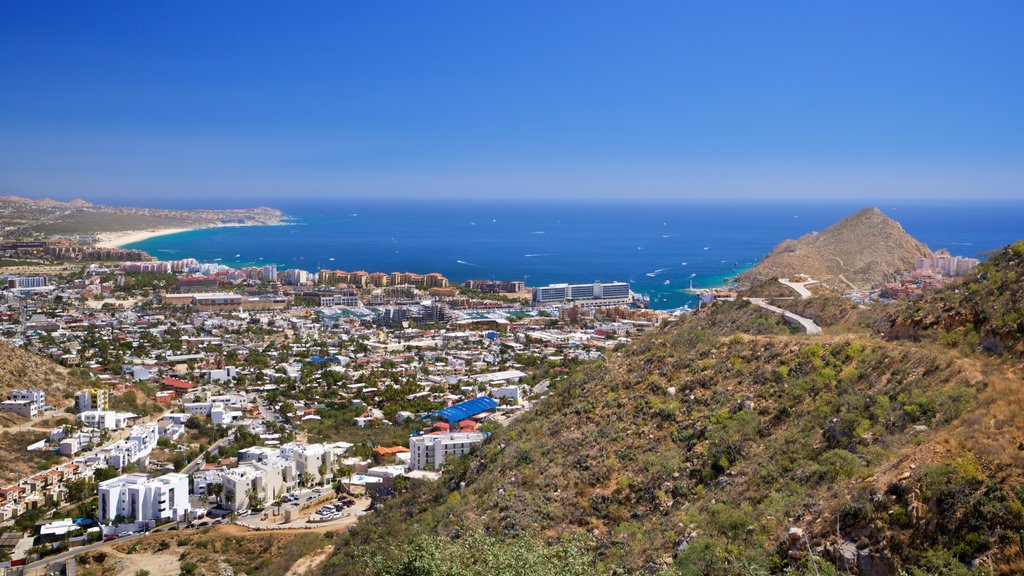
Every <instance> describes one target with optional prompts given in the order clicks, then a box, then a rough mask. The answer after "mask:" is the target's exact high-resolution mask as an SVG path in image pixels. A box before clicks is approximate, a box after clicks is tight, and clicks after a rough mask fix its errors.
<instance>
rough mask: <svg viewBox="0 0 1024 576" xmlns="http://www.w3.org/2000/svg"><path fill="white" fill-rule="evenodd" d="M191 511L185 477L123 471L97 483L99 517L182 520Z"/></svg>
mask: <svg viewBox="0 0 1024 576" xmlns="http://www.w3.org/2000/svg"><path fill="white" fill-rule="evenodd" d="M189 510H190V507H189V502H188V476H187V475H185V474H177V473H171V474H164V475H163V476H159V477H157V478H150V477H149V476H147V475H145V474H125V475H123V476H118V477H117V478H111V479H110V480H106V481H104V482H100V484H99V520H100V522H107V521H112V520H114V519H115V518H119V517H120V518H124V519H127V521H129V522H147V521H157V522H159V521H175V520H184V519H186V517H187V516H188V512H189Z"/></svg>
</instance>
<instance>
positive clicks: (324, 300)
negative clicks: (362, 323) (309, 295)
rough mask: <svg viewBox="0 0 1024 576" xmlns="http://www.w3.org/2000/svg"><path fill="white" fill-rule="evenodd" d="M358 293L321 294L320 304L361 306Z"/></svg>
mask: <svg viewBox="0 0 1024 576" xmlns="http://www.w3.org/2000/svg"><path fill="white" fill-rule="evenodd" d="M360 305H361V304H360V302H359V295H358V294H329V295H324V296H320V306H360Z"/></svg>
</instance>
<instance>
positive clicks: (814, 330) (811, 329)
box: [747, 298, 821, 336]
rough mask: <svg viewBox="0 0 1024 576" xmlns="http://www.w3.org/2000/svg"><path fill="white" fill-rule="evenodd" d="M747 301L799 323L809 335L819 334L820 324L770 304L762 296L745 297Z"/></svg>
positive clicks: (791, 321)
mask: <svg viewBox="0 0 1024 576" xmlns="http://www.w3.org/2000/svg"><path fill="white" fill-rule="evenodd" d="M747 302H750V303H751V304H753V305H754V306H759V307H761V308H764V309H765V310H768V311H770V312H775V313H776V314H782V317H783V318H784V319H785V320H786V322H789V323H791V324H799V325H801V326H803V328H804V331H806V332H807V333H808V334H810V335H811V336H815V335H818V334H821V326H818V325H817V324H815V323H814V320H811V319H810V318H804V317H803V316H798V315H796V314H794V313H792V312H790V311H789V310H783V309H782V308H779V307H778V306H772V305H771V304H769V303H768V302H766V301H765V299H764V298H747Z"/></svg>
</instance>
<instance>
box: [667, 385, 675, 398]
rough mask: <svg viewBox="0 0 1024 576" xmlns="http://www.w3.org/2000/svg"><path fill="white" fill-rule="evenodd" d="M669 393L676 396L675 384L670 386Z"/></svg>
mask: <svg viewBox="0 0 1024 576" xmlns="http://www.w3.org/2000/svg"><path fill="white" fill-rule="evenodd" d="M668 395H669V396H675V395H676V387H675V386H669V387H668Z"/></svg>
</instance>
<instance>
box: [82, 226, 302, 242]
mask: <svg viewBox="0 0 1024 576" xmlns="http://www.w3.org/2000/svg"><path fill="white" fill-rule="evenodd" d="M283 225H284V222H275V223H264V222H260V223H254V224H239V223H226V224H214V225H213V226H195V227H192V228H150V229H147V230H123V231H120V232H100V233H99V234H97V235H96V242H94V243H93V246H95V247H97V248H124V247H125V246H127V245H128V244H135V243H136V242H142V241H144V240H149V239H150V238H156V237H158V236H169V235H171V234H181V233H182V232H192V231H194V230H210V229H212V228H240V227H243V226H283Z"/></svg>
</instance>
